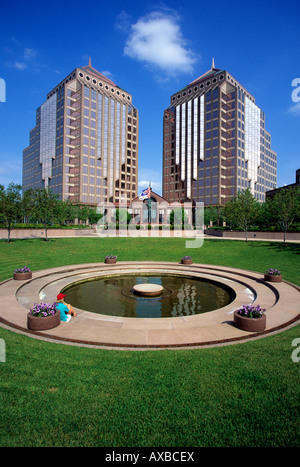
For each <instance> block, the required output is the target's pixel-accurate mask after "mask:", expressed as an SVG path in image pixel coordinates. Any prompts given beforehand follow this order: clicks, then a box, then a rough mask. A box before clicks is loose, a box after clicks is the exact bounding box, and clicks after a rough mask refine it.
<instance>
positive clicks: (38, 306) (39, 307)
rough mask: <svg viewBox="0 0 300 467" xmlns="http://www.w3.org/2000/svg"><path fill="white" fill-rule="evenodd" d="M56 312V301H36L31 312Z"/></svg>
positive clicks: (38, 313) (37, 314)
mask: <svg viewBox="0 0 300 467" xmlns="http://www.w3.org/2000/svg"><path fill="white" fill-rule="evenodd" d="M55 312H56V308H55V303H52V304H51V303H44V302H41V303H34V305H33V307H32V308H31V309H30V313H31V314H32V315H33V316H42V317H43V316H51V315H52V316H53V315H54V313H55Z"/></svg>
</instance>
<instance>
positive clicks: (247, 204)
mask: <svg viewBox="0 0 300 467" xmlns="http://www.w3.org/2000/svg"><path fill="white" fill-rule="evenodd" d="M259 209H260V205H259V203H258V201H256V199H255V198H254V196H253V195H252V193H251V191H250V189H249V188H247V190H245V191H243V192H241V191H239V192H238V194H237V196H236V198H234V199H233V200H231V201H230V202H229V203H227V204H226V206H225V217H226V220H227V221H229V222H232V223H233V224H234V225H236V226H237V227H240V228H241V229H242V230H244V232H245V236H246V242H247V241H248V229H249V227H251V225H253V223H254V221H255V219H256V218H257V216H258V214H259Z"/></svg>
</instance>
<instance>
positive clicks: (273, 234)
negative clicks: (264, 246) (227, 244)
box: [204, 229, 300, 241]
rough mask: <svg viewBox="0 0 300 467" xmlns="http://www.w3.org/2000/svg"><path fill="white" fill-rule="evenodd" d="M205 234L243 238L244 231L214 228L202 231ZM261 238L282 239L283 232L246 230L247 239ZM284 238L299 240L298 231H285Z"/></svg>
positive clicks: (299, 234) (299, 233)
mask: <svg viewBox="0 0 300 467" xmlns="http://www.w3.org/2000/svg"><path fill="white" fill-rule="evenodd" d="M204 233H205V234H206V235H210V236H212V237H223V238H241V239H243V240H244V239H245V232H240V231H234V230H214V229H207V230H205V231H204ZM254 238H255V239H261V240H282V241H283V232H253V231H250V232H248V240H251V239H254ZM286 240H289V241H291V240H300V232H287V234H286Z"/></svg>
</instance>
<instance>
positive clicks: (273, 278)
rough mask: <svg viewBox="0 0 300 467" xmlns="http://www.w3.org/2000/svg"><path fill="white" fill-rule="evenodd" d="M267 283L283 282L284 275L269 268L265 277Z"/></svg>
mask: <svg viewBox="0 0 300 467" xmlns="http://www.w3.org/2000/svg"><path fill="white" fill-rule="evenodd" d="M264 279H265V281H268V282H281V281H282V274H281V271H279V270H278V269H275V268H269V269H268V270H267V271H266V272H265V275H264Z"/></svg>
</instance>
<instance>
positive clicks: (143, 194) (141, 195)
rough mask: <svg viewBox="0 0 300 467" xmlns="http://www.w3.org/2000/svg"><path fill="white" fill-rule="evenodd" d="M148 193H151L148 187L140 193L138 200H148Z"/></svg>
mask: <svg viewBox="0 0 300 467" xmlns="http://www.w3.org/2000/svg"><path fill="white" fill-rule="evenodd" d="M150 193H151V188H150V186H149V187H148V188H146V189H145V190H143V191H142V193H141V194H140V196H139V199H141V200H143V199H149V198H150Z"/></svg>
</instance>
